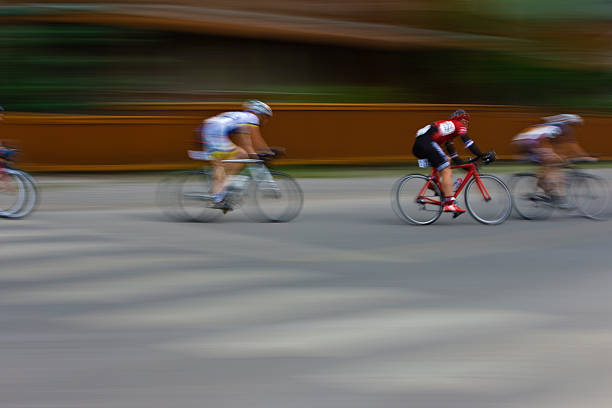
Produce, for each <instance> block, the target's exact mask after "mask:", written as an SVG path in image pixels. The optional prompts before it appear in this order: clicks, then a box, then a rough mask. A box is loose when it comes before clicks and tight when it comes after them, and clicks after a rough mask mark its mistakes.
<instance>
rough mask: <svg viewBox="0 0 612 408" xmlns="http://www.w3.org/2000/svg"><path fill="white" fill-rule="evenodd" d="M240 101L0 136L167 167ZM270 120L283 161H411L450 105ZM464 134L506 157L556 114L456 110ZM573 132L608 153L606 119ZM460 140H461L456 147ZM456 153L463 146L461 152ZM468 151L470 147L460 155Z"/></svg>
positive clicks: (317, 110) (105, 166) (269, 133)
mask: <svg viewBox="0 0 612 408" xmlns="http://www.w3.org/2000/svg"><path fill="white" fill-rule="evenodd" d="M238 108H239V105H237V104H207V103H201V104H172V105H168V104H166V105H155V104H149V105H139V106H138V105H122V106H119V107H117V109H121V110H122V111H126V110H130V111H131V112H136V114H134V115H130V116H119V115H114V114H112V112H107V113H109V114H107V115H95V116H87V115H82V116H76V115H37V114H18V113H10V112H9V113H8V114H7V115H6V116H5V121H4V123H3V124H2V125H0V138H1V139H2V140H11V141H12V142H13V143H15V144H17V145H18V146H19V148H20V149H21V152H22V153H21V155H20V157H19V162H18V166H20V167H22V168H24V169H26V170H40V171H47V170H57V171H69V170H131V169H134V170H136V169H170V168H180V167H186V166H189V165H193V164H194V163H193V162H190V161H189V159H188V158H187V156H186V153H185V151H186V149H187V148H189V147H190V144H191V142H192V140H193V129H194V128H195V127H196V126H197V125H198V124H199V123H200V121H201V120H202V119H203V118H206V117H208V116H212V115H214V114H215V113H218V112H221V111H224V110H231V109H238ZM272 108H273V109H274V118H273V120H272V121H270V123H269V124H268V126H266V128H264V129H263V134H264V137H265V138H266V140H267V141H268V143H269V144H270V145H276V146H284V147H285V148H286V149H287V156H286V158H285V160H284V161H285V162H290V163H305V162H306V163H348V162H351V163H360V162H361V163H366V162H370V163H371V162H391V161H408V162H414V160H415V159H414V158H413V157H412V155H411V149H412V143H413V140H414V134H415V132H416V130H417V129H418V128H421V127H423V126H424V125H426V124H427V123H429V122H431V121H434V120H439V119H444V118H446V117H448V115H449V114H450V112H452V111H453V110H454V109H455V108H456V106H454V105H453V106H449V105H395V104H392V105H336V104H318V105H308V104H283V105H273V106H272ZM463 108H465V109H467V110H468V111H469V112H470V115H471V117H472V121H471V123H470V134H471V136H472V138H473V139H474V140H475V141H476V142H477V143H478V145H479V146H480V147H481V149H482V150H488V149H491V148H494V149H495V150H496V151H497V152H498V154H499V155H500V156H501V157H502V158H510V157H511V156H512V154H513V151H512V148H511V146H510V143H509V142H510V139H511V138H512V137H513V136H514V135H515V134H516V133H517V132H519V131H520V130H521V129H523V128H524V127H526V126H528V125H530V124H533V123H537V122H538V121H539V118H540V117H541V116H542V115H548V114H553V113H558V112H545V111H537V110H535V109H530V108H519V107H509V106H508V107H505V106H492V107H490V106H469V105H468V106H463ZM583 117H584V119H585V125H584V126H583V127H582V128H581V129H580V130H579V132H578V133H577V138H578V139H579V141H580V143H581V144H582V145H583V146H584V148H585V149H586V150H588V151H591V152H595V153H599V154H601V155H602V156H604V158H607V159H612V139H611V138H604V137H603V135H605V134H606V133H605V132H607V129H609V128H610V127H611V126H612V117H611V116H604V115H583ZM458 145H461V143H458ZM460 153H461V150H460ZM466 154H467V153H466Z"/></svg>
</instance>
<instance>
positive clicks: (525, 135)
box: [512, 125, 563, 142]
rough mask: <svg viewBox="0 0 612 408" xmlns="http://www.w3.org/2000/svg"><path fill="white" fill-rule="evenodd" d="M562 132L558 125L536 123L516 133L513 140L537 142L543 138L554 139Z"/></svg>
mask: <svg viewBox="0 0 612 408" xmlns="http://www.w3.org/2000/svg"><path fill="white" fill-rule="evenodd" d="M562 133H563V132H562V131H561V129H560V128H559V127H558V126H551V125H537V126H534V127H531V128H528V129H526V130H525V131H523V132H521V133H519V134H518V135H516V136H515V137H514V138H513V139H512V141H513V142H539V141H540V140H541V139H543V138H549V139H554V138H556V137H557V136H560V135H561V134H562Z"/></svg>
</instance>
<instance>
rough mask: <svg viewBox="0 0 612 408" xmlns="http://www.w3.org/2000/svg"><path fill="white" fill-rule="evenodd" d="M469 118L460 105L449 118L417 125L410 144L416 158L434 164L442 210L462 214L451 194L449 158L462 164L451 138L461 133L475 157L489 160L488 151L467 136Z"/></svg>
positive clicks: (455, 162)
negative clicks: (418, 127)
mask: <svg viewBox="0 0 612 408" xmlns="http://www.w3.org/2000/svg"><path fill="white" fill-rule="evenodd" d="M469 122H470V115H468V113H467V112H466V111H464V110H463V109H458V110H456V111H455V112H454V113H453V114H452V115H451V116H450V119H449V120H438V121H436V122H434V123H432V124H429V125H427V126H425V127H424V128H422V129H419V130H418V131H417V134H416V140H415V142H414V146H413V148H412V153H413V154H414V155H415V156H416V157H418V158H419V159H427V160H429V163H430V164H431V165H432V166H433V167H435V168H436V169H437V170H438V172H439V175H440V180H441V183H440V185H441V186H442V194H443V195H444V212H453V213H455V214H462V213H464V212H465V209H463V208H460V207H459V206H458V205H457V203H456V202H455V197H453V186H452V170H451V168H450V161H451V160H452V162H453V164H455V165H459V164H463V161H462V160H461V158H459V155H458V154H457V150H456V149H455V146H454V144H453V139H454V138H455V137H457V136H459V137H461V140H463V143H464V144H465V147H466V148H468V149H470V151H471V152H472V153H473V154H475V155H476V156H478V157H485V162H488V161H490V160H491V157H490V155H488V154H487V155H483V154H482V152H481V151H480V149H479V148H478V146H476V144H475V143H474V142H473V141H472V140H471V139H470V138H469V136H468V134H467V126H468V123H469ZM441 145H444V147H445V148H446V151H447V152H448V154H449V156H447V155H446V154H445V153H444V151H443V150H442V148H441V147H440V146H441Z"/></svg>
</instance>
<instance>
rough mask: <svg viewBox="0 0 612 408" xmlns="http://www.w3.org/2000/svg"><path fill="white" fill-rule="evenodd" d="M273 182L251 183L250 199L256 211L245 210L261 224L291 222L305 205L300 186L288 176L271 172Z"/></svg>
mask: <svg viewBox="0 0 612 408" xmlns="http://www.w3.org/2000/svg"><path fill="white" fill-rule="evenodd" d="M269 172H270V175H271V176H272V179H273V182H270V181H267V180H262V181H257V182H254V181H253V182H251V188H250V191H249V197H250V198H251V202H252V204H253V205H251V206H249V207H250V208H252V209H253V210H254V211H249V208H245V212H246V213H247V215H248V216H249V217H251V218H252V219H255V220H256V221H260V222H289V221H291V220H293V219H295V218H296V217H297V216H298V215H299V214H300V212H301V211H302V207H303V205H304V193H303V192H302V189H301V188H300V185H299V184H298V183H297V181H295V179H294V178H293V177H291V176H290V175H288V174H285V173H282V172H279V171H273V170H269Z"/></svg>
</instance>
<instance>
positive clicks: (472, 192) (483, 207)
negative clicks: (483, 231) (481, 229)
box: [465, 174, 512, 225]
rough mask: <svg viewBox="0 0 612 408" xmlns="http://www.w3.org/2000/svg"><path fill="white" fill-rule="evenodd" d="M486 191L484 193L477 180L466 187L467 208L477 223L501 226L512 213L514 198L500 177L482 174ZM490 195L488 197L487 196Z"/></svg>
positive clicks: (481, 177) (471, 181) (473, 180)
mask: <svg viewBox="0 0 612 408" xmlns="http://www.w3.org/2000/svg"><path fill="white" fill-rule="evenodd" d="M479 177H480V180H481V181H482V184H483V186H484V188H485V189H486V192H485V191H482V190H481V188H480V186H479V184H478V183H477V182H476V178H473V179H471V180H470V181H469V182H468V184H467V185H466V187H465V206H466V207H467V209H468V211H469V212H470V214H472V217H474V219H476V221H478V222H481V223H483V224H487V225H496V224H501V223H502V222H504V221H506V220H507V219H508V217H509V216H510V213H511V212H512V197H511V195H510V190H508V187H507V186H506V184H505V183H504V182H503V181H502V180H501V179H499V178H498V177H495V176H492V175H490V174H480V176H479ZM486 193H488V197H485V194H486Z"/></svg>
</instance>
